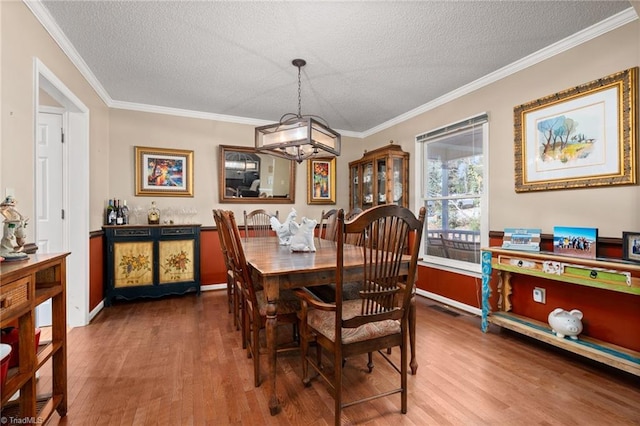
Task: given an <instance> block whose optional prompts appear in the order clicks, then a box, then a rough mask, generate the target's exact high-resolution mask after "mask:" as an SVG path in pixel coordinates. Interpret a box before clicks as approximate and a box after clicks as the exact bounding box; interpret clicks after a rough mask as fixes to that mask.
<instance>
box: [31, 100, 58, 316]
mask: <svg viewBox="0 0 640 426" xmlns="http://www.w3.org/2000/svg"><path fill="white" fill-rule="evenodd" d="M62 126H63V120H62V114H59V113H48V112H40V113H39V114H38V131H37V132H36V133H37V134H36V147H37V148H36V150H37V152H36V156H37V162H36V203H35V204H36V216H37V230H36V232H37V235H36V239H37V240H36V244H37V245H38V253H54V252H61V251H63V250H64V239H63V238H64V237H63V215H62V213H63V212H62V202H63V198H62V197H63V192H62V191H63V187H62V172H63V161H62V134H63V129H62ZM47 325H51V300H48V301H47V302H45V303H43V304H41V305H40V306H38V308H37V310H36V326H38V327H43V326H47Z"/></svg>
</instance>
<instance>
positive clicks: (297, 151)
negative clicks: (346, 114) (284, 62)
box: [256, 59, 340, 163]
mask: <svg viewBox="0 0 640 426" xmlns="http://www.w3.org/2000/svg"><path fill="white" fill-rule="evenodd" d="M291 63H292V64H293V65H294V66H295V67H297V68H298V113H297V114H294V113H292V112H288V113H286V114H284V115H283V116H282V117H280V121H279V122H278V123H274V124H269V125H266V126H261V127H256V149H257V150H258V151H264V152H268V153H269V154H273V155H277V156H279V157H284V158H287V159H289V160H295V161H297V162H298V163H302V162H303V161H304V160H306V159H307V158H310V157H314V156H334V155H335V156H338V155H340V133H338V132H336V131H335V130H333V129H331V128H330V127H329V125H328V124H327V122H326V121H325V120H324V119H323V118H321V117H318V116H316V115H302V100H301V92H302V90H301V80H300V69H301V68H302V67H303V66H305V65H306V64H307V62H306V61H305V60H304V59H294V60H293V61H291Z"/></svg>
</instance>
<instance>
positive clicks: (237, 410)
mask: <svg viewBox="0 0 640 426" xmlns="http://www.w3.org/2000/svg"><path fill="white" fill-rule="evenodd" d="M431 305H437V304H436V303H435V302H433V301H431V300H428V299H425V298H422V297H418V300H417V330H418V331H417V354H418V362H419V365H420V366H419V369H418V374H417V375H416V376H409V410H408V413H407V414H406V415H403V414H401V413H400V396H399V395H394V396H391V397H388V398H383V399H378V400H375V401H372V402H368V403H365V404H361V405H356V406H354V407H350V408H346V409H345V410H344V414H343V424H367V425H389V424H394V423H396V424H399V423H402V424H405V425H518V426H520V425H640V380H639V379H638V378H637V377H635V376H631V375H628V374H626V373H622V372H619V371H617V370H612V369H609V368H608V367H606V366H602V365H601V364H597V363H594V362H592V361H589V360H584V359H582V358H577V357H576V356H574V355H570V354H568V353H566V352H563V351H560V350H558V349H556V348H553V347H549V346H546V345H543V344H540V343H538V342H536V341H533V340H530V339H527V338H524V337H521V336H519V335H517V334H513V333H510V332H508V331H500V330H499V329H498V328H491V331H490V332H489V333H487V334H483V333H482V332H481V331H480V326H479V322H480V321H479V318H477V317H474V316H472V315H469V314H465V313H461V314H460V315H458V316H453V315H451V314H450V313H447V312H446V311H445V312H443V311H441V310H439V309H434V308H432V306H431ZM289 336H290V335H289ZM68 347H69V352H68V369H69V371H68V376H69V401H68V402H69V410H68V415H67V416H66V417H65V418H62V419H60V418H59V417H58V416H57V414H55V415H54V417H53V418H52V419H51V421H50V423H49V424H50V425H78V426H79V425H82V426H86V425H172V426H173V425H225V424H237V425H240V424H242V425H300V424H304V425H325V424H327V425H328V424H332V423H333V399H332V398H331V396H330V395H329V393H328V391H327V388H326V387H325V386H324V384H323V383H321V382H320V381H319V380H314V381H313V383H312V386H311V387H309V388H305V387H304V386H303V385H302V382H301V376H300V375H301V368H300V359H299V355H298V353H297V352H294V353H290V354H282V355H279V356H278V394H279V396H280V399H281V401H282V411H281V412H280V414H278V415H277V416H274V417H272V416H270V415H269V407H268V400H267V392H266V387H264V385H263V386H261V387H259V388H255V387H254V386H253V368H252V364H251V360H250V359H247V356H246V352H245V351H243V350H242V348H241V341H240V333H239V332H238V331H236V330H235V328H234V327H233V319H232V316H231V315H230V314H228V313H227V299H226V292H225V291H209V292H204V293H203V294H202V295H201V296H200V297H197V296H195V295H193V294H191V295H187V296H181V297H168V298H163V299H157V300H140V301H135V302H116V303H115V304H114V305H113V306H112V307H109V308H105V309H104V310H103V311H102V312H101V313H100V314H99V315H98V317H97V318H96V319H94V321H93V322H92V323H91V324H90V325H88V326H86V327H79V328H74V329H72V330H71V331H70V332H69V335H68ZM393 356H394V357H399V352H398V351H397V350H396V351H394V354H393ZM261 358H262V359H261V362H262V363H263V365H265V366H266V359H264V357H261ZM374 360H375V363H376V366H375V368H374V370H373V373H371V374H368V373H366V372H365V370H366V356H365V357H362V358H355V359H349V360H348V361H347V363H346V366H345V374H346V379H345V382H346V384H347V387H348V389H347V391H346V392H345V397H346V398H347V399H349V396H360V395H361V394H363V393H364V392H365V391H366V389H365V387H366V386H379V387H385V386H387V387H391V386H392V385H393V386H397V383H399V378H398V376H397V374H396V373H395V372H393V374H392V370H391V368H390V367H389V366H388V365H387V363H386V362H384V360H383V359H382V358H381V357H380V356H376V357H374ZM265 370H266V368H264V369H263V371H265ZM263 374H265V373H263ZM389 377H391V378H392V379H393V382H389V381H388V378H389ZM40 380H41V382H42V383H43V384H44V383H45V382H46V381H47V377H46V373H44V375H43V376H41V378H40Z"/></svg>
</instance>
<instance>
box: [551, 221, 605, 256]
mask: <svg viewBox="0 0 640 426" xmlns="http://www.w3.org/2000/svg"><path fill="white" fill-rule="evenodd" d="M597 241H598V228H576V227H573V226H554V227H553V252H554V253H557V254H564V255H567V256H574V257H586V258H588V259H595V257H596V243H597Z"/></svg>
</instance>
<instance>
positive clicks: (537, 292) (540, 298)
mask: <svg viewBox="0 0 640 426" xmlns="http://www.w3.org/2000/svg"><path fill="white" fill-rule="evenodd" d="M546 299H547V295H546V291H545V289H544V288H541V287H535V288H534V289H533V301H534V302H537V303H542V304H544V303H546Z"/></svg>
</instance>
